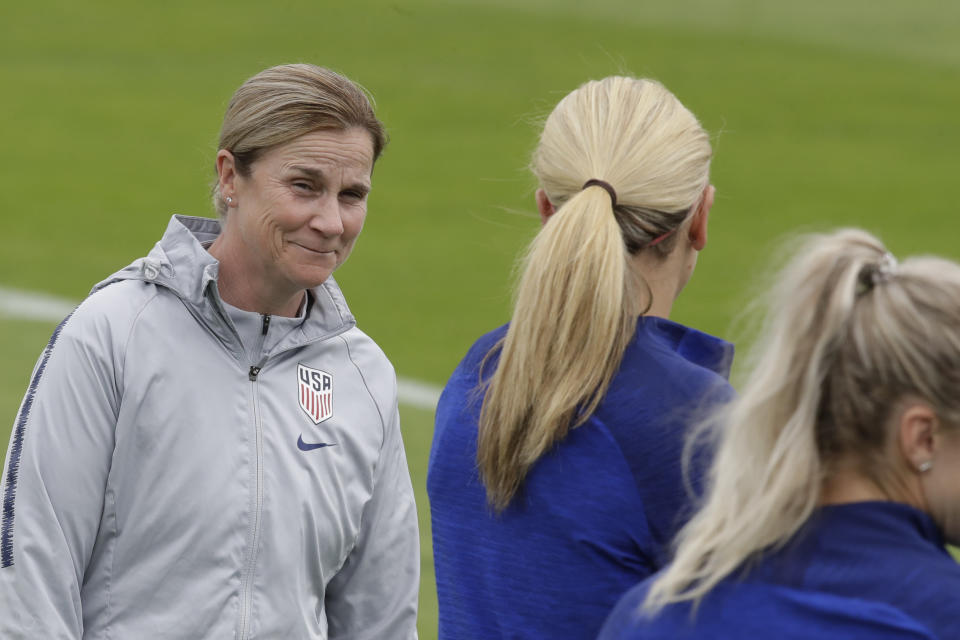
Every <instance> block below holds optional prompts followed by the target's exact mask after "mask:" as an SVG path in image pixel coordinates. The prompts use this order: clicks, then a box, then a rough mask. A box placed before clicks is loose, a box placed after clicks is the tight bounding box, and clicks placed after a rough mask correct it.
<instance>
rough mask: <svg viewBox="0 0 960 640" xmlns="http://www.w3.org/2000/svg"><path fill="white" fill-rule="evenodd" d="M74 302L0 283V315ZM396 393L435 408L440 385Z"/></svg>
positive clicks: (66, 308) (56, 315)
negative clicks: (0, 285)
mask: <svg viewBox="0 0 960 640" xmlns="http://www.w3.org/2000/svg"><path fill="white" fill-rule="evenodd" d="M76 306H77V303H75V302H71V301H70V300H64V299H63V298H57V297H55V296H51V295H47V294H45V293H35V292H33V291H22V290H18V289H10V288H8V287H0V316H7V317H10V318H17V319H20V320H36V321H42V322H59V321H61V320H63V319H64V318H65V317H66V316H67V315H68V314H69V313H70V312H71V311H73V309H74V307H76ZM397 393H398V396H399V400H400V402H402V403H403V404H405V405H409V406H411V407H416V408H418V409H430V410H432V409H436V408H437V400H439V399H440V388H439V387H437V386H435V385H432V384H429V383H426V382H421V381H420V380H410V379H407V378H398V379H397Z"/></svg>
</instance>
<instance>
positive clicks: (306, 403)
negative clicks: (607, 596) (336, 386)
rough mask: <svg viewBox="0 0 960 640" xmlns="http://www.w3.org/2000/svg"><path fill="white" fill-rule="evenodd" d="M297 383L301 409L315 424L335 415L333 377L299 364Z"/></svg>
mask: <svg viewBox="0 0 960 640" xmlns="http://www.w3.org/2000/svg"><path fill="white" fill-rule="evenodd" d="M297 383H298V384H297V387H298V388H297V391H298V392H299V395H300V408H301V409H303V412H304V413H306V414H307V416H309V417H310V419H311V420H313V423H314V424H320V423H321V422H323V421H324V420H326V419H327V418H329V417H330V416H332V415H333V376H331V375H330V374H329V373H327V372H326V371H320V370H319V369H314V368H313V367H308V366H306V365H304V364H299V363H297Z"/></svg>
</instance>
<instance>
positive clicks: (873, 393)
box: [644, 230, 960, 612]
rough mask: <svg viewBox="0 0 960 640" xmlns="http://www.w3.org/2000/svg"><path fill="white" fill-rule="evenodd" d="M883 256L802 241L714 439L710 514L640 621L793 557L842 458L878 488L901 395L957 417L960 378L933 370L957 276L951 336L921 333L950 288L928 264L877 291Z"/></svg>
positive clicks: (879, 249)
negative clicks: (755, 564)
mask: <svg viewBox="0 0 960 640" xmlns="http://www.w3.org/2000/svg"><path fill="white" fill-rule="evenodd" d="M886 255H887V254H886V250H885V249H884V247H883V245H882V244H881V243H880V242H879V241H878V240H877V239H876V238H874V237H873V236H871V235H869V234H867V233H866V232H863V231H858V230H843V231H840V232H837V233H834V234H831V235H816V236H812V237H810V238H808V239H807V240H806V242H805V243H803V244H802V246H801V249H800V251H799V252H798V254H797V257H796V258H795V259H794V260H793V261H792V262H790V263H789V264H788V265H787V266H786V267H785V269H784V270H783V271H782V272H781V274H780V275H779V278H778V279H777V284H776V285H775V287H774V288H773V289H772V290H771V293H770V298H769V314H768V317H767V322H766V325H765V327H764V330H763V332H762V334H761V336H760V338H759V339H758V340H757V341H756V343H755V345H754V347H753V351H752V357H751V358H750V360H749V362H750V364H749V365H748V367H749V368H750V370H751V374H750V376H749V378H748V379H747V381H746V384H745V385H744V388H743V392H742V394H741V395H740V397H739V398H738V399H737V400H735V401H734V402H733V403H732V404H731V405H730V406H729V407H728V408H727V409H726V411H724V412H722V413H721V414H720V415H719V416H717V417H716V419H715V421H714V422H713V424H712V425H708V426H709V428H712V429H714V430H715V432H716V434H717V439H718V442H719V448H718V450H717V454H716V458H715V460H714V463H713V466H712V469H711V473H710V477H709V490H708V494H707V497H706V501H705V503H704V505H703V507H702V508H701V510H700V511H699V512H698V513H697V514H696V515H695V516H694V518H693V519H691V520H690V522H688V524H687V525H686V526H685V527H684V528H683V529H682V530H681V532H680V534H679V536H678V538H677V540H676V543H675V545H676V555H675V558H674V560H673V562H672V564H671V565H670V566H669V567H668V568H667V569H666V570H665V571H664V572H663V573H662V574H661V575H660V577H659V578H657V580H656V581H655V582H654V583H653V585H652V586H651V588H650V591H649V593H648V596H647V600H646V602H645V603H644V608H645V610H647V611H648V612H656V611H657V610H658V609H660V608H661V607H663V606H664V605H666V604H669V603H672V602H678V601H683V600H692V601H694V602H697V601H699V599H700V598H702V597H703V596H704V595H705V594H706V593H707V592H708V591H710V589H712V588H713V587H714V586H715V585H716V584H717V583H718V582H719V581H720V580H722V579H723V578H724V577H726V576H728V575H730V574H731V573H733V572H734V571H736V570H738V569H739V568H741V567H744V566H746V563H748V561H749V560H750V559H751V558H753V557H754V556H755V555H756V554H758V553H760V552H762V551H764V550H767V549H770V548H776V547H777V546H779V545H782V544H784V543H786V542H787V541H788V540H789V539H790V537H791V536H793V535H794V534H795V533H796V532H797V531H798V530H799V528H800V527H801V526H802V525H803V523H804V522H805V521H806V520H807V519H808V518H809V517H810V515H811V514H812V512H813V510H814V508H815V507H816V506H817V504H818V500H819V498H820V492H821V489H822V483H823V480H824V479H825V477H827V476H828V475H829V474H830V473H831V471H832V466H831V463H832V462H833V461H835V460H837V459H839V457H840V456H844V455H847V454H854V455H855V456H857V457H858V458H859V459H860V460H863V461H864V464H863V465H862V470H863V472H864V473H866V474H872V475H873V477H874V478H875V480H876V481H877V484H878V486H880V487H884V474H883V473H881V472H878V468H882V465H883V462H882V460H883V458H884V456H883V451H884V446H885V442H886V434H885V433H884V429H883V426H884V424H885V419H886V416H887V415H888V414H889V412H890V410H891V406H892V403H893V402H894V401H896V400H897V399H898V398H900V397H902V396H903V394H905V393H917V394H919V395H920V396H921V397H923V398H926V399H928V400H929V401H930V402H931V403H932V404H933V405H934V406H935V407H936V408H937V409H938V410H939V411H942V412H944V415H954V414H955V413H956V410H957V409H958V408H960V407H958V406H957V405H958V401H957V399H956V397H955V396H956V394H955V391H954V392H951V391H949V390H948V387H947V386H946V385H948V384H949V385H956V384H957V383H958V382H960V381H958V373H957V372H956V371H953V372H952V373H949V374H948V373H946V372H945V371H938V372H935V371H934V370H932V367H933V366H934V363H936V362H937V361H941V362H942V361H943V358H942V354H943V350H944V349H947V350H948V351H951V352H953V353H954V355H953V357H954V358H956V357H957V356H958V355H960V353H957V351H958V350H960V339H958V338H960V330H958V329H957V328H956V325H957V323H958V320H960V305H958V303H957V302H956V301H957V300H960V297H958V296H960V268H958V267H957V266H956V265H953V267H952V268H951V269H949V270H948V271H947V276H948V277H947V280H948V281H949V282H950V284H949V286H948V288H949V289H952V290H953V294H952V301H951V302H949V307H951V308H950V309H949V310H945V311H944V312H943V314H942V318H941V319H940V321H942V322H943V323H944V325H952V326H950V328H948V329H946V334H947V335H944V333H943V331H944V329H941V328H940V327H938V326H937V324H936V323H934V324H929V323H928V326H926V327H925V328H924V330H923V331H917V330H916V328H917V324H918V323H917V321H916V318H918V317H922V316H923V315H924V314H927V315H930V313H931V311H930V309H929V304H930V303H924V302H922V301H923V300H924V299H927V300H929V301H931V302H932V301H933V300H934V299H935V296H934V295H933V290H932V289H931V287H943V286H944V285H943V283H942V282H941V283H936V282H932V281H930V280H929V279H927V278H925V277H919V275H918V274H919V273H921V272H923V271H926V270H928V267H926V266H924V265H925V264H926V262H927V260H928V259H926V260H916V261H913V262H910V263H908V264H905V265H904V267H903V268H901V269H900V270H899V271H898V272H897V274H896V275H895V276H893V277H889V276H890V272H889V269H887V271H886V274H885V275H884V277H877V274H878V273H881V271H882V270H883V269H885V267H884V266H883V265H884V264H885V262H888V258H886V257H885V256H886ZM941 293H943V292H941ZM934 306H936V305H934ZM939 306H947V305H943V304H942V303H940V305H939ZM921 324H922V323H921ZM955 361H956V360H954V362H955ZM937 376H946V379H945V380H944V379H943V378H942V377H941V378H940V380H937ZM931 382H932V383H934V384H932V385H931V384H930V383H931ZM952 388H953V389H956V386H953V387H952ZM878 461H879V462H878Z"/></svg>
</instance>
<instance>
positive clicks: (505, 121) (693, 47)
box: [0, 0, 960, 640]
mask: <svg viewBox="0 0 960 640" xmlns="http://www.w3.org/2000/svg"><path fill="white" fill-rule="evenodd" d="M0 59H2V62H0V132H2V153H0V359H2V362H3V366H2V367H0V438H2V440H3V442H6V441H7V439H8V430H9V428H10V425H12V423H13V420H14V417H15V413H16V411H17V407H18V406H19V403H20V399H21V397H22V394H23V391H24V389H25V388H26V385H27V381H28V378H29V376H30V371H31V369H32V367H33V364H34V361H35V360H36V358H37V356H38V354H39V353H40V351H41V349H42V348H43V346H44V345H45V344H46V342H47V339H48V337H49V335H50V332H51V331H52V329H53V327H54V326H55V325H56V322H57V320H56V319H55V316H56V315H57V313H58V309H60V307H57V306H56V305H54V306H53V307H50V308H47V309H46V310H43V309H40V310H37V308H35V307H30V306H29V305H28V304H27V302H26V301H25V300H24V298H22V297H19V294H20V293H22V292H30V293H37V292H40V293H44V294H48V295H53V296H57V297H59V298H62V299H64V300H66V301H68V303H69V302H70V301H72V302H75V301H78V300H80V299H81V298H82V297H83V296H84V295H86V293H87V292H88V291H89V289H90V287H91V286H92V285H93V284H95V283H96V282H98V281H99V280H101V279H103V278H104V277H106V276H107V275H109V274H110V273H112V272H113V271H115V270H116V269H118V268H120V267H122V266H124V265H126V264H127V263H129V262H130V261H131V260H133V259H135V258H137V257H139V256H141V255H144V254H146V253H147V251H149V249H150V248H151V246H152V245H153V243H154V242H156V241H157V240H158V239H159V237H160V235H161V234H162V233H163V230H164V228H165V227H166V224H167V220H168V219H169V216H170V215H171V214H173V213H183V214H190V215H200V216H213V215H214V214H213V210H212V207H211V205H210V197H209V190H210V184H211V182H212V180H213V177H214V171H213V159H214V154H215V153H216V139H217V133H218V128H219V125H220V120H221V118H222V115H223V112H224V109H225V107H226V104H227V101H228V100H229V97H230V95H231V94H232V92H233V91H234V90H235V89H236V88H237V86H239V84H240V83H241V82H243V80H245V79H246V78H247V77H249V76H250V75H253V74H254V73H256V72H257V71H260V70H261V69H263V68H265V67H268V66H271V65H274V64H280V63H284V62H297V61H304V62H312V63H316V64H320V65H324V66H328V67H331V68H333V69H335V70H337V71H340V72H342V73H344V74H346V75H347V76H349V77H350V78H352V79H354V80H356V81H358V82H360V83H361V84H363V85H364V86H366V87H367V88H368V89H369V90H370V91H371V92H372V93H373V95H374V96H375V98H376V101H377V107H378V109H377V110H378V114H379V116H380V118H381V119H382V120H383V121H384V122H385V123H386V125H387V128H388V130H389V132H390V136H391V142H390V144H389V146H388V147H387V150H386V153H385V155H384V156H383V158H382V159H381V161H380V162H379V163H378V164H377V168H376V171H375V175H374V181H373V185H374V190H373V193H372V195H371V198H370V204H369V213H368V217H367V222H366V227H365V229H364V231H363V234H362V235H361V238H360V241H359V242H358V244H357V248H356V250H355V251H354V253H353V255H352V257H351V258H350V260H349V262H347V264H346V265H345V266H344V267H343V268H342V269H341V270H340V271H339V272H338V273H337V279H338V281H339V282H340V284H341V286H342V288H343V289H344V292H345V294H346V297H347V300H348V302H349V304H350V305H351V308H352V310H353V312H354V314H355V315H356V316H357V318H358V322H359V325H360V327H361V328H362V329H364V330H365V331H366V332H367V333H368V334H370V335H371V336H372V337H373V338H374V339H375V340H376V341H377V342H378V343H379V344H380V345H381V347H383V349H384V351H386V353H387V354H388V355H389V356H390V357H391V359H392V360H393V362H394V364H395V366H396V368H397V371H398V374H399V375H400V376H401V377H402V378H404V379H405V380H411V381H418V382H420V383H423V384H425V385H427V386H426V389H427V393H426V394H424V396H425V397H424V398H420V400H419V401H411V402H409V403H406V404H404V406H402V407H401V412H402V416H403V430H404V437H405V440H406V443H407V454H408V458H409V460H410V465H411V470H412V473H413V475H414V483H415V485H416V487H417V491H418V499H419V506H420V516H421V523H422V524H421V530H422V536H423V587H422V591H421V619H420V628H421V638H423V639H425V640H431V639H432V638H434V637H435V636H436V594H435V589H434V584H433V565H432V561H431V556H430V546H429V517H428V514H429V511H428V505H427V502H426V497H425V492H424V491H423V486H424V482H425V470H426V461H427V457H428V455H429V447H430V438H431V433H432V418H433V414H432V410H431V408H430V402H429V398H430V395H431V393H430V390H431V388H433V387H439V386H441V385H442V384H443V382H444V381H445V379H446V377H447V376H448V375H449V373H450V372H451V371H452V369H453V368H454V367H455V366H456V364H457V362H458V361H459V359H460V358H461V357H462V355H463V354H464V352H465V351H466V349H467V348H468V346H469V345H470V344H471V343H472V341H473V340H474V339H475V338H476V337H477V336H479V335H480V334H481V333H483V332H485V331H487V330H489V329H491V328H493V327H495V326H497V325H499V324H502V323H503V322H505V321H506V320H507V318H508V316H509V308H510V299H511V288H512V282H513V267H514V264H515V260H516V256H517V255H518V253H519V251H520V250H521V248H522V247H523V246H524V245H525V244H526V242H527V241H528V240H529V239H530V238H532V236H533V235H534V234H535V233H536V231H537V228H538V226H539V219H538V217H537V216H536V215H535V209H534V206H533V193H534V190H535V188H536V185H535V183H534V182H533V180H532V179H531V177H530V176H529V172H528V171H527V169H526V165H527V162H528V158H529V155H530V152H531V151H532V149H533V147H534V145H535V143H536V137H537V122H539V121H540V120H542V118H543V117H545V116H546V114H547V113H549V111H550V109H551V108H552V106H553V105H554V104H555V103H556V102H557V101H558V100H559V99H560V98H561V97H563V95H565V94H566V93H567V92H569V91H570V90H572V89H574V88H575V87H577V86H578V85H579V84H581V83H582V82H584V81H585V80H588V79H591V78H600V77H603V76H607V75H611V74H632V75H638V76H649V77H653V78H656V79H658V80H660V81H662V82H663V83H664V84H665V85H666V86H667V87H669V88H670V89H671V90H672V91H673V92H674V93H676V94H677V96H678V97H679V98H680V99H681V100H682V101H683V102H684V103H685V104H686V105H687V106H688V107H689V108H690V109H691V110H692V111H693V112H694V113H696V114H697V115H698V116H699V117H700V119H701V121H702V122H703V124H704V125H705V127H706V128H707V129H708V130H709V131H710V132H711V134H712V137H713V144H714V150H715V159H714V163H713V182H714V184H715V185H716V186H717V200H716V204H715V206H714V209H713V212H712V215H711V225H710V241H709V245H708V247H707V249H706V251H704V253H703V254H702V256H701V259H700V264H699V268H698V270H697V272H696V274H695V275H694V277H693V280H692V281H691V283H690V285H689V286H688V288H687V289H686V291H685V292H684V294H683V295H682V296H681V298H680V300H679V302H678V304H677V305H676V307H675V310H674V315H673V319H675V320H677V321H679V322H682V323H685V324H689V325H692V326H695V327H697V328H700V329H703V330H705V331H709V332H712V333H715V334H719V335H721V336H723V337H726V338H728V339H733V340H735V341H736V342H737V346H738V348H739V349H741V351H742V350H743V348H744V347H745V346H746V345H747V341H748V340H749V335H746V336H740V335H738V333H737V331H736V330H735V329H734V327H735V326H736V323H735V322H734V321H735V320H736V319H737V318H738V317H739V316H740V315H741V311H742V309H743V308H744V306H745V305H746V304H747V303H748V302H749V301H750V299H751V297H752V295H751V294H752V292H753V291H755V286H756V284H757V282H758V280H759V279H761V278H762V276H763V275H764V273H766V272H767V270H768V269H767V265H769V264H770V261H771V259H774V258H775V254H776V248H777V247H778V246H782V242H783V239H784V237H785V236H786V235H787V234H790V233H794V232H796V231H797V230H801V231H804V230H807V231H809V230H823V229H828V228H833V227H836V226H841V225H858V226H864V227H866V228H868V229H870V230H872V231H874V232H875V233H878V234H879V235H880V236H881V238H882V239H883V240H884V241H885V242H886V243H887V244H888V246H889V247H890V248H891V250H892V251H893V252H894V253H896V254H898V255H908V254H912V253H937V254H941V255H945V256H947V257H951V258H960V250H958V248H957V236H958V234H957V231H958V228H960V227H958V222H957V219H956V217H955V216H956V210H957V198H956V191H957V187H958V186H960V180H958V178H957V175H958V169H960V161H958V150H960V125H958V114H960V3H956V2H952V1H950V0H912V1H911V2H902V1H896V0H805V1H804V2H792V1H791V2H788V1H786V0H769V1H766V2H764V1H760V0H662V1H655V2H646V1H643V0H593V1H592V2H590V3H586V2H580V1H575V0H510V1H508V0H446V1H440V0H406V1H403V2H399V1H396V2H394V1H389V0H383V1H377V0H353V1H351V2H343V1H339V2H334V1H328V2H316V1H314V2H307V1H303V0H277V1H275V2H272V3H265V2H253V1H247V0H235V1H234V2H231V3H229V4H226V3H216V2H210V3H197V2H189V1H187V0H169V1H166V2H162V3H160V2H158V3H130V2H120V1H106V0H90V1H87V2H83V3H77V2H67V1H65V0H63V1H49V0H40V1H37V2H17V3H8V4H7V5H5V6H4V9H3V16H2V20H0ZM66 308H67V309H68V308H69V307H66Z"/></svg>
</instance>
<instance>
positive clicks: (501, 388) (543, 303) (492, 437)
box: [477, 77, 711, 511]
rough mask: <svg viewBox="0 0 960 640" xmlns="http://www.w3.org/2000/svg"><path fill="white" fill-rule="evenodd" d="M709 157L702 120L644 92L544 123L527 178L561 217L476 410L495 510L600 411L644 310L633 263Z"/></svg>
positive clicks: (634, 87) (650, 87)
mask: <svg viewBox="0 0 960 640" xmlns="http://www.w3.org/2000/svg"><path fill="white" fill-rule="evenodd" d="M710 157H711V152H710V145H709V141H708V139H707V135H706V133H705V132H704V131H703V129H702V127H700V124H699V123H698V122H697V120H696V118H695V117H694V116H693V115H692V114H691V113H690V112H689V111H687V110H686V109H685V108H684V107H683V105H681V104H680V103H679V101H677V99H676V97H674V96H673V94H671V93H670V92H669V91H667V90H666V89H665V88H664V87H663V86H662V85H660V84H658V83H656V82H653V81H650V80H637V79H634V78H623V77H614V78H606V79H604V80H601V81H596V82H590V83H587V84H585V85H584V86H582V87H580V88H579V89H577V90H576V91H574V92H573V93H571V94H569V95H568V96H567V97H565V98H564V99H563V100H562V101H561V102H560V104H559V105H558V106H557V107H556V109H555V110H554V111H553V113H552V114H551V115H550V117H549V118H548V120H547V123H546V125H545V127H544V131H543V133H542V135H541V139H540V144H539V146H538V148H537V150H536V152H535V153H534V159H533V167H532V168H533V172H534V174H535V175H536V176H537V177H538V178H539V180H540V184H541V186H542V188H543V189H544V191H545V193H546V195H547V196H548V198H549V199H550V201H551V202H552V203H553V204H554V205H556V206H557V207H558V208H557V211H556V213H555V214H554V215H553V216H552V217H551V218H550V220H549V222H548V223H547V224H545V225H544V227H543V229H542V230H541V231H540V233H539V234H538V235H537V237H536V238H535V239H534V241H533V242H532V244H531V245H530V247H529V249H528V251H527V254H526V256H525V259H524V262H523V272H522V276H521V278H520V283H519V286H518V289H517V293H516V302H515V307H514V312H513V317H512V320H511V323H510V327H509V329H508V331H507V335H506V337H505V338H504V340H503V343H502V345H500V347H499V361H498V364H497V368H496V371H495V372H494V373H493V375H492V376H491V378H490V380H489V386H488V388H487V390H486V395H485V396H484V400H483V405H482V408H481V412H480V424H479V433H478V442H477V463H478V466H479V469H480V473H481V476H482V478H483V481H484V484H485V485H486V489H487V497H488V500H489V502H490V504H491V505H492V506H493V507H494V508H495V509H496V510H498V511H500V510H503V509H504V508H506V506H507V505H508V504H509V503H510V501H511V500H512V499H513V498H514V496H515V495H516V493H517V491H518V490H519V489H520V487H521V485H522V483H523V480H524V478H525V477H526V474H527V472H528V471H529V469H530V467H531V466H532V465H533V464H534V463H535V462H536V461H537V460H538V459H539V458H540V457H541V456H542V455H544V453H546V452H547V451H548V450H549V449H550V448H551V447H552V446H554V445H555V444H556V443H557V442H559V441H560V440H562V439H563V438H564V437H565V436H566V435H567V433H568V432H569V430H570V429H572V428H575V427H577V426H579V425H580V424H582V423H583V422H585V421H586V420H587V418H588V417H589V416H590V415H591V414H592V413H593V412H594V410H595V409H596V408H597V405H598V404H599V403H600V401H601V400H602V399H603V396H604V395H605V393H606V391H607V388H608V387H609V385H610V382H611V380H612V379H613V377H614V375H615V373H616V372H617V370H618V368H619V366H620V361H621V359H622V357H623V353H624V351H625V350H626V347H627V345H628V344H629V342H630V340H631V338H632V336H633V332H634V329H635V324H636V314H637V312H638V310H640V308H641V305H642V304H643V303H644V302H646V303H647V304H649V302H650V301H649V300H646V301H644V300H642V291H643V286H642V283H640V282H637V281H635V277H634V275H633V272H632V270H631V268H630V266H629V265H628V258H629V256H630V254H631V253H636V252H637V251H639V250H641V249H642V248H643V247H645V246H647V245H649V244H650V243H651V241H653V240H654V239H655V238H658V237H660V236H662V235H664V234H665V233H668V232H672V231H673V230H675V229H676V228H677V227H678V226H679V225H680V224H681V223H682V222H683V220H684V219H685V218H686V215H687V214H688V213H689V211H690V210H691V209H692V208H693V206H694V205H695V204H696V203H697V202H698V200H699V198H700V195H701V193H702V192H703V190H704V188H705V186H706V185H707V181H708V175H709V164H710ZM591 179H592V180H602V181H604V182H606V183H609V184H610V185H612V189H613V190H614V193H615V194H616V198H615V200H616V203H617V204H616V206H614V197H613V195H614V194H611V193H608V192H607V191H606V187H603V188H601V187H600V186H598V185H595V186H590V187H588V188H583V185H584V183H586V182H588V181H589V180H591ZM673 240H674V238H669V239H668V241H665V242H663V243H661V244H659V245H658V246H657V250H658V251H662V252H664V253H668V252H669V250H670V248H671V247H672V245H673Z"/></svg>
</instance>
